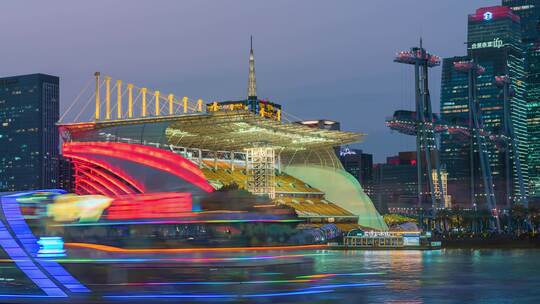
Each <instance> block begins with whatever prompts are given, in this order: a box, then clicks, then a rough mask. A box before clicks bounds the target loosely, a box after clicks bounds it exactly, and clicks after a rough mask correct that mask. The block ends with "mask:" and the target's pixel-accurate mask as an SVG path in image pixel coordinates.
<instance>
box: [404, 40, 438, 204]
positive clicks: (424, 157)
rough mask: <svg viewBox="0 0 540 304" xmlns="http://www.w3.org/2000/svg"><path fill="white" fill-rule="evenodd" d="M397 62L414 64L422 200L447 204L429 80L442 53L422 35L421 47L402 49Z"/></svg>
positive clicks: (420, 196)
mask: <svg viewBox="0 0 540 304" xmlns="http://www.w3.org/2000/svg"><path fill="white" fill-rule="evenodd" d="M394 62H397V63H403V64H410V65H414V86H415V105H416V106H415V112H416V122H415V124H416V128H415V134H416V159H417V161H416V166H417V178H418V203H419V205H420V206H422V205H423V202H424V200H425V198H427V197H429V198H430V199H431V206H432V208H444V205H445V204H444V198H445V193H444V188H443V186H442V178H441V169H440V161H439V151H438V149H437V143H436V139H435V132H434V128H433V124H434V116H433V112H432V109H431V97H430V94H429V84H428V70H429V68H432V67H435V66H438V65H440V64H441V59H440V57H438V56H435V55H432V54H429V53H428V52H427V51H426V50H425V49H424V48H423V47H422V39H420V47H413V48H411V49H410V50H409V51H402V52H399V53H398V54H397V56H396V58H395V59H394ZM433 163H434V164H433ZM424 165H425V169H424ZM433 167H435V170H436V179H435V180H436V181H437V183H438V187H437V189H440V190H441V192H442V193H439V194H438V195H436V194H435V192H436V191H435V186H434V184H433V183H434V178H433V174H432V172H433ZM425 184H427V187H425V186H424V185H425Z"/></svg>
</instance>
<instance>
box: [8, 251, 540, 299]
mask: <svg viewBox="0 0 540 304" xmlns="http://www.w3.org/2000/svg"><path fill="white" fill-rule="evenodd" d="M74 255H79V257H77V258H73V256H74ZM80 255H81V253H73V252H72V253H71V254H70V255H68V257H66V258H63V259H58V262H60V263H61V264H62V265H63V266H64V267H66V268H67V269H68V270H69V271H70V272H71V273H72V274H74V275H75V277H77V278H78V279H80V280H81V281H82V282H83V284H85V285H86V286H87V287H88V288H89V289H90V290H92V293H91V298H92V300H93V301H98V302H101V301H103V302H129V303H133V302H148V301H150V299H151V301H150V302H152V303H154V302H157V301H172V302H183V303H185V302H196V303H201V302H241V303H540V250H536V249H524V250H517V249H515V250H514V249H512V250H494V249H485V250H472V249H442V250H435V251H404V250H403V251H396V250H394V251H333V250H312V251H258V252H225V253H219V254H208V253H193V254H189V255H185V254H184V255H175V256H163V255H152V256H145V257H141V256H137V257H134V256H110V255H109V256H104V255H103V254H100V255H99V256H93V257H91V258H81V256H80ZM16 270H17V269H16V267H15V266H14V264H13V263H9V262H4V263H0V274H3V275H0V296H1V294H2V293H9V294H21V295H23V294H29V293H30V294H39V290H38V289H37V288H32V287H31V282H29V281H28V279H25V278H24V276H23V275H22V274H21V273H17V272H16ZM2 278H3V280H4V281H2ZM6 279H10V281H6ZM79 300H80V301H82V302H84V301H85V300H84V298H82V299H81V298H79ZM44 301H45V302H47V300H46V299H44ZM76 301H77V300H74V302H76ZM150 302H148V303H150Z"/></svg>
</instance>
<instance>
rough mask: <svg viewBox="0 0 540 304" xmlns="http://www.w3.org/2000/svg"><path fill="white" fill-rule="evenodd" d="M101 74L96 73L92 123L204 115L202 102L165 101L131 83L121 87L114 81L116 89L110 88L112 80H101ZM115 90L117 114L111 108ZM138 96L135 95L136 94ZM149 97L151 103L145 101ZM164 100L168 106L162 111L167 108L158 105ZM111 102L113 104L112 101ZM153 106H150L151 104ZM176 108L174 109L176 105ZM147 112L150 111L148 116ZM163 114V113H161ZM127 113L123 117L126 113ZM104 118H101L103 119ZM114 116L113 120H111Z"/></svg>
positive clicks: (107, 78) (170, 97)
mask: <svg viewBox="0 0 540 304" xmlns="http://www.w3.org/2000/svg"><path fill="white" fill-rule="evenodd" d="M100 75H101V74H100V72H95V73H94V77H95V82H96V87H95V93H94V94H95V112H94V119H93V120H100V119H103V120H123V119H132V118H143V117H148V116H149V113H150V112H151V115H150V116H161V115H167V116H172V115H179V114H190V113H195V112H198V113H201V112H203V100H202V99H197V101H196V102H195V101H191V100H190V99H189V98H188V97H187V96H185V97H183V98H182V99H181V101H180V99H177V98H176V97H175V95H174V94H167V97H165V96H162V94H161V93H160V92H159V91H153V90H150V91H149V90H148V88H145V87H143V88H138V87H136V86H135V85H134V84H132V83H127V84H126V85H124V81H122V80H115V81H116V82H115V86H113V87H112V88H111V80H112V78H111V77H110V76H105V77H103V79H101V77H100ZM102 86H104V87H105V98H104V99H105V104H104V105H103V104H101V102H102V100H101V92H100V91H101V87H102ZM115 88H116V111H115V110H114V105H113V107H111V89H112V90H115ZM134 89H136V90H138V92H139V94H138V95H137V94H135V96H133V90H134ZM136 92H137V91H136ZM148 93H151V94H152V97H153V98H151V99H147V98H148ZM125 94H126V95H127V99H128V101H127V112H126V106H123V105H122V103H123V101H122V99H123V98H124V97H123V96H124V95H125ZM139 98H140V100H141V109H140V112H139V111H137V110H136V109H134V107H135V105H136V104H137V102H138V101H139ZM161 99H163V100H164V101H166V103H167V104H168V110H167V109H162V108H161V107H162V106H164V107H167V106H165V105H163V104H162V103H160V100H161ZM113 102H114V101H113ZM152 103H153V104H152ZM176 103H177V104H178V106H176V105H175V104H176ZM103 107H104V108H105V113H104V114H102V113H101V108H103ZM149 108H151V110H150V112H149V110H148V109H149ZM162 110H163V111H165V113H162V112H163V111H162ZM111 111H115V113H111ZM125 112H126V113H125ZM102 116H104V117H102ZM113 116H114V117H113Z"/></svg>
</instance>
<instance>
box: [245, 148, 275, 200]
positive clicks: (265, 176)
mask: <svg viewBox="0 0 540 304" xmlns="http://www.w3.org/2000/svg"><path fill="white" fill-rule="evenodd" d="M275 155H276V154H275V150H274V149H273V148H269V147H254V148H248V149H246V171H247V175H248V183H247V188H248V191H250V192H251V193H253V194H266V195H268V196H269V197H270V198H271V199H274V198H275V196H276V183H275V178H276V165H275V159H276V157H275Z"/></svg>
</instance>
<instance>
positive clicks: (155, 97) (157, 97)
mask: <svg viewBox="0 0 540 304" xmlns="http://www.w3.org/2000/svg"><path fill="white" fill-rule="evenodd" d="M154 105H155V106H156V110H155V111H154V113H155V114H156V116H159V91H155V92H154Z"/></svg>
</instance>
